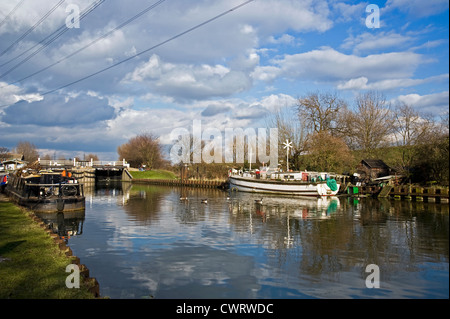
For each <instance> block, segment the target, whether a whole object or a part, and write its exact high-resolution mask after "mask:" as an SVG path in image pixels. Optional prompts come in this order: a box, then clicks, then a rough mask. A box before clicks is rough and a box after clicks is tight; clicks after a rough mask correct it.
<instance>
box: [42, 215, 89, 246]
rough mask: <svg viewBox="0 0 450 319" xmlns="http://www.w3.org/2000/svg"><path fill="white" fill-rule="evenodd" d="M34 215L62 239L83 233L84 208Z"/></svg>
mask: <svg viewBox="0 0 450 319" xmlns="http://www.w3.org/2000/svg"><path fill="white" fill-rule="evenodd" d="M36 215H37V216H38V217H39V218H40V219H41V220H42V221H43V222H44V223H45V224H47V225H48V226H49V228H50V229H51V230H53V232H54V233H55V234H58V235H59V236H60V237H61V238H62V239H66V240H67V239H69V238H70V237H73V236H77V235H81V234H82V233H83V223H84V218H85V211H84V210H79V211H73V212H65V213H63V212H58V213H36Z"/></svg>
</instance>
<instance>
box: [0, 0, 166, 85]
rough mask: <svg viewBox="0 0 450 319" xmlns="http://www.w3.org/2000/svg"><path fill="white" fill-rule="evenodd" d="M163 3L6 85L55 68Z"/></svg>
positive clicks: (157, 3) (147, 9)
mask: <svg viewBox="0 0 450 319" xmlns="http://www.w3.org/2000/svg"><path fill="white" fill-rule="evenodd" d="M164 1H166V0H159V1H158V2H156V3H154V4H152V5H151V6H149V7H147V8H145V9H144V10H142V11H140V12H139V13H138V14H136V15H134V16H133V17H132V18H130V19H128V20H127V21H125V22H123V23H122V24H120V25H119V26H117V27H115V28H114V29H112V30H110V31H108V32H107V33H105V34H103V35H102V36H100V37H98V38H97V39H95V40H94V41H92V42H90V43H88V44H86V45H85V46H83V47H81V48H80V49H78V50H76V51H74V52H72V53H70V54H68V55H66V56H65V57H63V58H61V59H59V60H58V61H55V62H53V63H52V64H50V65H48V66H46V67H44V68H42V69H40V70H38V71H36V72H34V73H32V74H30V75H27V76H25V77H23V78H21V79H20V80H17V81H14V82H11V83H9V84H8V85H11V84H16V83H19V82H21V81H23V80H26V79H29V78H30V77H32V76H35V75H37V74H39V73H41V72H44V71H45V70H48V69H50V68H51V67H53V66H55V65H57V64H59V63H61V62H63V61H65V60H67V59H69V58H71V57H73V56H74V55H76V54H78V53H80V52H81V51H84V50H86V49H87V48H89V47H90V46H92V45H94V44H95V43H97V42H98V41H100V40H102V39H104V38H106V37H108V36H110V35H111V34H113V33H114V32H116V31H117V30H119V29H121V28H123V27H125V26H126V25H127V24H130V23H131V22H133V21H134V20H136V19H138V18H139V17H141V16H142V15H144V14H145V13H147V12H149V11H150V10H152V9H154V8H155V7H157V6H158V5H160V4H161V3H163V2H164ZM0 88H2V87H0Z"/></svg>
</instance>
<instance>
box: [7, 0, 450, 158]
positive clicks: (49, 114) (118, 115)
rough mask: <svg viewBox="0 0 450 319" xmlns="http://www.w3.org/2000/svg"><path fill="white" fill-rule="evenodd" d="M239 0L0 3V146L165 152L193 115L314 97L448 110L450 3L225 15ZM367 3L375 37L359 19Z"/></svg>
mask: <svg viewBox="0 0 450 319" xmlns="http://www.w3.org/2000/svg"><path fill="white" fill-rule="evenodd" d="M245 2H246V1H245V0H229V1H224V0H192V1H186V0H165V1H157V0H151V1H150V0H145V1H143V0H127V1H123V0H106V1H100V2H99V3H100V4H99V5H98V6H97V7H95V9H94V10H93V11H92V12H90V13H89V14H87V15H83V13H84V12H85V9H86V8H89V7H90V6H92V5H93V4H95V3H96V0H70V1H69V0H66V1H63V0H45V1H44V0H0V146H4V147H8V148H10V149H11V148H14V147H15V145H16V144H17V143H18V142H19V141H30V142H32V143H34V144H35V145H36V146H37V147H38V149H39V152H40V154H41V156H43V155H45V154H49V155H51V156H56V157H57V158H59V157H61V156H64V157H66V158H71V157H73V156H79V157H83V155H84V154H88V153H95V154H98V155H99V157H100V159H101V160H117V157H118V155H117V147H118V146H119V145H120V144H123V143H125V142H126V141H127V140H128V139H130V138H131V137H133V136H135V135H137V134H140V133H144V132H151V133H153V134H156V135H158V136H160V139H161V142H162V143H164V144H167V145H169V146H170V145H171V143H172V144H173V142H174V141H171V140H170V133H171V132H172V130H174V129H175V128H186V129H188V130H191V126H192V123H193V120H201V123H202V127H203V128H206V127H214V128H218V129H220V130H221V131H222V132H224V130H225V128H237V127H240V128H247V127H253V128H255V129H256V128H258V127H265V118H266V116H267V115H268V114H270V113H271V112H273V111H274V110H275V109H277V108H278V107H283V106H289V105H295V103H296V99H297V98H299V97H301V96H304V95H306V94H308V93H310V92H317V91H319V92H337V93H338V94H339V95H340V96H341V97H342V98H344V99H346V100H347V101H348V102H349V104H350V106H351V105H352V104H353V101H354V98H355V96H356V95H357V94H359V93H361V92H365V91H366V90H377V91H379V92H381V93H382V94H384V95H385V96H386V98H387V99H388V100H389V101H392V102H393V103H395V102H397V101H399V102H405V103H408V104H409V105H411V106H413V107H414V108H415V109H416V110H418V111H421V112H427V113H431V114H434V115H436V116H439V115H441V114H443V113H444V112H447V111H448V108H449V64H448V63H449V62H448V60H449V11H448V10H449V3H448V0H428V1H422V0H408V1H407V0H387V1H371V2H358V1H338V0H254V1H251V2H248V3H246V4H245V5H244V6H241V7H238V8H236V10H233V11H228V10H230V9H232V8H234V7H236V6H239V5H240V4H243V3H245ZM370 4H375V5H377V6H378V8H379V22H380V23H379V28H369V27H368V26H367V24H366V20H367V18H368V17H369V18H371V17H372V15H373V14H374V12H366V8H367V6H368V5H370ZM77 9H79V11H80V17H81V19H80V20H79V27H78V28H77V27H73V26H77V25H76V24H74V25H71V24H70V23H76V19H75V17H76V16H77ZM222 13H226V14H224V15H222V16H220V17H218V16H219V15H221V14H222ZM135 17H136V18H135ZM215 17H217V19H214V20H212V21H210V19H212V18H215ZM131 18H133V19H131ZM130 19H131V22H128V21H130ZM208 21H209V22H208ZM368 21H369V22H374V21H375V20H371V19H369V20H368ZM66 22H67V23H66ZM206 22H207V23H206ZM204 23H206V24H204ZM67 25H69V26H72V28H68V27H67ZM369 26H370V23H369ZM58 32H59V33H58ZM55 35H57V36H55ZM44 44H45V46H44Z"/></svg>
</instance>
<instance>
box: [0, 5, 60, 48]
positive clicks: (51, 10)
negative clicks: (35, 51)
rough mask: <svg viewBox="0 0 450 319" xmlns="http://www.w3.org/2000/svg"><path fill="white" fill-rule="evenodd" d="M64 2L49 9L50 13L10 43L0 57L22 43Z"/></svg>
mask: <svg viewBox="0 0 450 319" xmlns="http://www.w3.org/2000/svg"><path fill="white" fill-rule="evenodd" d="M64 1H66V0H60V1H59V2H58V3H57V4H56V5H55V6H54V7H53V8H51V9H50V11H48V12H47V13H46V14H45V15H44V16H43V17H42V18H40V19H39V21H38V22H36V23H35V24H34V25H33V26H32V27H31V28H29V29H28V30H27V31H26V32H25V33H24V34H22V35H21V36H20V37H19V38H18V39H17V40H16V41H14V42H13V43H11V45H10V46H9V47H7V48H6V49H5V50H3V52H1V53H0V57H1V56H2V55H4V54H5V53H6V52H8V51H9V50H10V49H11V48H12V47H14V46H15V45H16V44H17V43H19V42H20V41H22V40H23V39H24V38H25V37H26V36H27V35H29V34H30V33H31V32H33V30H34V29H36V28H37V27H38V26H39V25H40V24H41V23H42V22H43V21H44V20H45V19H47V18H48V16H49V15H50V14H52V13H53V11H55V10H56V9H57V8H58V7H59V6H61V5H62V4H63V3H64Z"/></svg>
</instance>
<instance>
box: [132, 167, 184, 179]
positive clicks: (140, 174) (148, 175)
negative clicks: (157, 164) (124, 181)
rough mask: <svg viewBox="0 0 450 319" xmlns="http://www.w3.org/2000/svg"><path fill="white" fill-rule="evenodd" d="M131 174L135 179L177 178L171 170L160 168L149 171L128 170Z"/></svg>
mask: <svg viewBox="0 0 450 319" xmlns="http://www.w3.org/2000/svg"><path fill="white" fill-rule="evenodd" d="M130 173H131V176H133V178H136V179H177V176H176V175H175V174H174V173H173V172H169V171H165V170H162V169H155V170H151V171H130Z"/></svg>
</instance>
